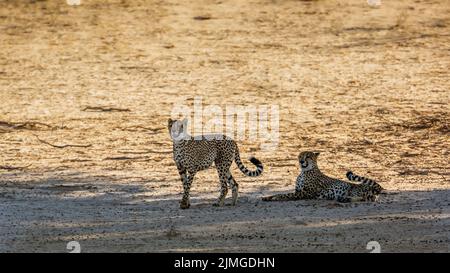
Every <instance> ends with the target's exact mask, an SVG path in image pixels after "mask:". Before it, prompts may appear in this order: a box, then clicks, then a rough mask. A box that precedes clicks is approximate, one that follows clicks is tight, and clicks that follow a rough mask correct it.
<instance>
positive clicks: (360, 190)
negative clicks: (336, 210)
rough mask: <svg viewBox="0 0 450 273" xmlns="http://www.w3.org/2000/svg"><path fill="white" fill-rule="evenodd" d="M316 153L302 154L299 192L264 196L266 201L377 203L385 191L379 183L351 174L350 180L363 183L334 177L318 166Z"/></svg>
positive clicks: (298, 184) (349, 174) (296, 188)
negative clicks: (324, 200) (324, 172)
mask: <svg viewBox="0 0 450 273" xmlns="http://www.w3.org/2000/svg"><path fill="white" fill-rule="evenodd" d="M318 156H319V153H316V152H302V153H300V154H299V156H298V160H299V162H300V167H301V173H300V175H299V176H298V177H297V183H296V185H295V192H293V193H287V194H277V195H273V196H267V197H263V201H288V200H299V199H328V200H336V201H338V202H351V201H375V200H376V199H377V196H378V194H380V193H381V191H382V190H383V188H382V187H381V186H380V185H379V184H378V183H377V182H375V181H373V180H370V179H367V178H364V177H360V176H357V175H354V174H353V173H352V172H348V173H347V178H348V179H349V180H352V181H359V182H362V183H361V184H355V183H350V182H346V181H342V180H339V179H335V178H331V177H329V176H326V175H325V174H323V173H322V172H321V171H320V170H319V167H318V165H317V157H318Z"/></svg>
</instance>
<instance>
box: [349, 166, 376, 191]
mask: <svg viewBox="0 0 450 273" xmlns="http://www.w3.org/2000/svg"><path fill="white" fill-rule="evenodd" d="M346 176H347V178H348V180H350V181H358V182H361V183H362V184H366V185H368V186H369V187H371V188H374V189H378V190H379V191H381V190H383V188H382V187H381V185H380V184H378V183H377V182H376V181H374V180H372V179H369V178H366V177H362V176H359V175H356V174H354V173H353V172H352V171H348V172H347V174H346Z"/></svg>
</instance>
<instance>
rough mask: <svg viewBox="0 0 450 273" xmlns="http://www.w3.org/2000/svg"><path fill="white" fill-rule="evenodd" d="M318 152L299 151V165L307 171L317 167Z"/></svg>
mask: <svg viewBox="0 0 450 273" xmlns="http://www.w3.org/2000/svg"><path fill="white" fill-rule="evenodd" d="M319 154H320V153H319V152H309V151H306V152H301V153H300V154H299V155H298V161H299V162H300V167H301V168H302V170H304V171H309V170H312V169H314V168H316V167H317V157H318V156H319Z"/></svg>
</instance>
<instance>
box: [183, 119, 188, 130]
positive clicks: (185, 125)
mask: <svg viewBox="0 0 450 273" xmlns="http://www.w3.org/2000/svg"><path fill="white" fill-rule="evenodd" d="M182 123H183V128H184V129H187V124H188V119H187V118H185V119H183V121H182Z"/></svg>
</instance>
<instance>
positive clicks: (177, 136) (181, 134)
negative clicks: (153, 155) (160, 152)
mask: <svg viewBox="0 0 450 273" xmlns="http://www.w3.org/2000/svg"><path fill="white" fill-rule="evenodd" d="M187 123H188V120H187V119H183V120H176V119H175V120H173V119H171V118H169V120H168V124H167V125H168V129H169V134H170V137H171V138H172V139H173V140H175V141H177V140H182V139H184V138H186V137H187V135H188V134H187V131H188V130H187V129H188V128H187Z"/></svg>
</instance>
